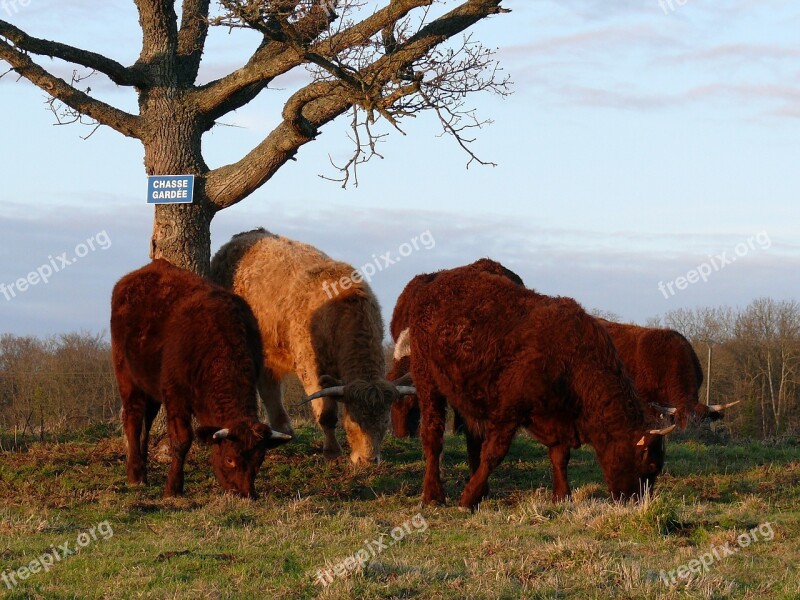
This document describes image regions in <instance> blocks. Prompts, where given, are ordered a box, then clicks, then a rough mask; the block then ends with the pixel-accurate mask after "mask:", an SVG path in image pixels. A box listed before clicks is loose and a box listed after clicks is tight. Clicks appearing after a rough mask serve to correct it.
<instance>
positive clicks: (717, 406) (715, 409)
mask: <svg viewBox="0 0 800 600" xmlns="http://www.w3.org/2000/svg"><path fill="white" fill-rule="evenodd" d="M739 402H741V400H737V401H736V402H729V403H728V404H712V405H711V406H709V407H708V409H709V410H711V411H713V412H722V411H723V410H727V409H729V408H730V407H731V406H736V405H737V404H739Z"/></svg>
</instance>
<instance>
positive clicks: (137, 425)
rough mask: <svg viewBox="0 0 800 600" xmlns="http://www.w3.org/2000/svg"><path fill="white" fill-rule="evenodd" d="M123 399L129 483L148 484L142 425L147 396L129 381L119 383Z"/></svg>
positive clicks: (123, 421)
mask: <svg viewBox="0 0 800 600" xmlns="http://www.w3.org/2000/svg"><path fill="white" fill-rule="evenodd" d="M119 392H120V396H121V397H122V428H123V430H124V432H125V441H126V443H127V447H128V459H127V464H126V469H125V470H126V475H127V478H128V483H132V484H145V483H147V454H146V452H147V451H146V450H145V451H143V449H142V445H141V443H142V423H143V419H144V413H145V406H146V404H147V395H146V394H145V393H144V392H143V391H141V390H139V389H137V388H136V387H134V386H133V384H132V383H130V382H127V381H124V380H123V381H120V382H119Z"/></svg>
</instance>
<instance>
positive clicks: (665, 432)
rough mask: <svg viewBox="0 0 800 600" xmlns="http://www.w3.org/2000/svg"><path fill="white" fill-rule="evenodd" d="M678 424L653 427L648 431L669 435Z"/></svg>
mask: <svg viewBox="0 0 800 600" xmlns="http://www.w3.org/2000/svg"><path fill="white" fill-rule="evenodd" d="M676 427H677V425H674V424H673V425H670V426H669V427H664V428H663V429H651V430H650V431H648V432H647V433H649V434H650V435H667V434H670V433H672V431H673V429H675V428H676Z"/></svg>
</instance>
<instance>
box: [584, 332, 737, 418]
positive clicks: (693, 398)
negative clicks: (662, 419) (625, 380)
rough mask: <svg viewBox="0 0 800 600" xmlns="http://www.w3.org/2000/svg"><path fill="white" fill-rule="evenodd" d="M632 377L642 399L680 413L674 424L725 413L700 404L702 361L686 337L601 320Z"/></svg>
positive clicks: (714, 416)
mask: <svg viewBox="0 0 800 600" xmlns="http://www.w3.org/2000/svg"><path fill="white" fill-rule="evenodd" d="M600 322H601V323H602V324H603V326H604V327H605V328H606V329H607V330H608V333H609V334H610V335H611V339H612V340H613V341H614V345H615V346H616V347H617V352H618V353H619V356H620V358H621V359H622V362H623V363H625V367H626V368H627V369H628V372H629V373H630V374H631V377H633V382H634V385H635V386H636V391H637V392H639V395H640V396H641V397H642V399H644V400H646V401H647V402H650V403H654V404H657V405H660V406H664V407H674V408H676V409H677V412H676V413H675V420H676V422H677V423H678V424H679V425H680V426H681V427H686V425H687V423H688V422H689V420H691V419H698V420H702V419H708V420H712V421H713V420H716V419H720V418H722V413H721V412H719V411H716V410H713V409H710V408H709V407H708V406H706V405H705V404H702V403H701V402H700V401H699V394H700V388H701V387H702V385H703V368H702V367H701V366H700V360H699V359H698V358H697V354H696V353H695V351H694V348H692V345H691V344H690V343H689V340H687V339H686V338H685V337H683V336H682V335H681V334H680V333H678V332H677V331H673V330H671V329H655V328H650V327H640V326H638V325H627V324H623V323H613V322H611V321H606V320H605V319H600Z"/></svg>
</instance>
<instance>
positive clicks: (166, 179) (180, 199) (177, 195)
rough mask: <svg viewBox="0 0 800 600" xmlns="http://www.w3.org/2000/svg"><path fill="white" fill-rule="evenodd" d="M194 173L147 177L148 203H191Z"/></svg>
mask: <svg viewBox="0 0 800 600" xmlns="http://www.w3.org/2000/svg"><path fill="white" fill-rule="evenodd" d="M193 196H194V175H150V176H149V177H148V178H147V203H148V204H191V203H192V198H193Z"/></svg>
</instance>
